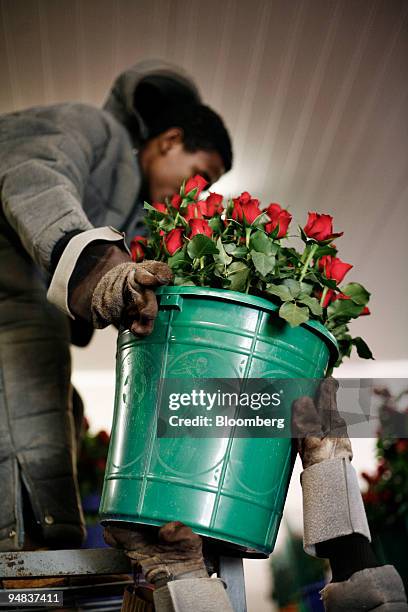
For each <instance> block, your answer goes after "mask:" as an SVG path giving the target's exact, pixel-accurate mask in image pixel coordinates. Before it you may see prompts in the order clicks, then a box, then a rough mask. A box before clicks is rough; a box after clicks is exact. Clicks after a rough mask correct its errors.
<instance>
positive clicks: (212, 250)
mask: <svg viewBox="0 0 408 612" xmlns="http://www.w3.org/2000/svg"><path fill="white" fill-rule="evenodd" d="M187 253H188V254H189V255H190V257H191V259H196V258H198V257H203V255H216V254H217V253H218V249H217V247H216V245H215V243H214V242H213V241H212V240H211V238H209V237H208V236H204V234H197V235H196V236H194V238H192V239H191V240H190V242H189V243H188V245H187Z"/></svg>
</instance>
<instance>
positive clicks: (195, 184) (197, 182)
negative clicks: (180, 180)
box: [184, 174, 207, 200]
mask: <svg viewBox="0 0 408 612" xmlns="http://www.w3.org/2000/svg"><path fill="white" fill-rule="evenodd" d="M206 185H207V181H206V180H205V179H204V178H203V177H202V176H200V175H199V174H196V175H195V176H193V178H190V179H188V181H187V183H186V184H185V186H184V193H185V195H186V196H188V195H189V193H191V192H192V191H193V190H194V189H197V191H196V193H195V195H194V196H190V197H194V199H195V200H196V199H197V198H198V196H199V195H200V193H201V192H202V190H203V189H204V187H205V186H206Z"/></svg>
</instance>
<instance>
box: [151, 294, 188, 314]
mask: <svg viewBox="0 0 408 612" xmlns="http://www.w3.org/2000/svg"><path fill="white" fill-rule="evenodd" d="M157 297H158V298H159V300H160V302H159V307H160V310H179V311H180V312H181V311H182V310H183V298H182V296H181V295H179V294H174V293H173V294H171V293H164V294H161V295H158V296H157Z"/></svg>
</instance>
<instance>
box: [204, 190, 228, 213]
mask: <svg viewBox="0 0 408 612" xmlns="http://www.w3.org/2000/svg"><path fill="white" fill-rule="evenodd" d="M200 204H201V210H202V212H203V215H204V216H205V217H214V215H217V214H221V213H222V211H223V210H224V208H223V205H222V195H219V194H218V193H210V195H209V196H208V198H207V199H206V200H205V202H200Z"/></svg>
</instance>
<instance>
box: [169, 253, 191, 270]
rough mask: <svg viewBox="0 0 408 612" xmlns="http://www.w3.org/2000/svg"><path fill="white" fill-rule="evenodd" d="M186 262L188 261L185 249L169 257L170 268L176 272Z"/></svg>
mask: <svg viewBox="0 0 408 612" xmlns="http://www.w3.org/2000/svg"><path fill="white" fill-rule="evenodd" d="M186 261H187V258H186V252H185V249H184V248H183V249H182V250H181V251H177V253H175V254H174V255H172V256H171V257H169V258H168V260H167V264H168V265H169V266H170V268H171V269H172V270H176V269H177V268H179V267H180V266H181V265H182V264H184V263H185V262H186Z"/></svg>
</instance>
